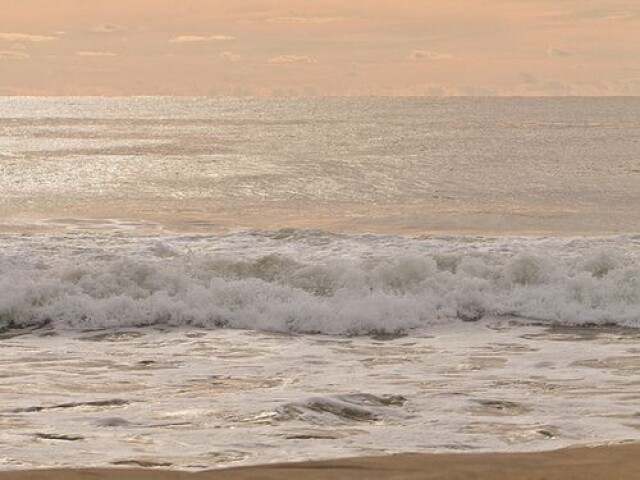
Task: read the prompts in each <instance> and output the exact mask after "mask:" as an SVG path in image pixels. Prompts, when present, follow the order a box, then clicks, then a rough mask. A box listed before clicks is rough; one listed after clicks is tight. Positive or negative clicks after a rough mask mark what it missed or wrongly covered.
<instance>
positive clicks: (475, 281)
mask: <svg viewBox="0 0 640 480" xmlns="http://www.w3.org/2000/svg"><path fill="white" fill-rule="evenodd" d="M294 233H295V232H294ZM296 235H297V234H296ZM296 235H290V234H286V235H283V234H282V233H279V234H277V235H276V234H269V235H266V234H265V235H257V234H251V235H244V236H236V237H233V238H232V239H231V240H229V238H231V237H225V238H223V237H207V238H198V239H196V240H197V241H196V240H193V239H174V240H171V239H169V240H167V239H164V240H162V241H159V240H157V239H151V240H150V239H136V240H135V241H134V240H131V241H130V242H129V243H130V244H129V246H126V247H124V246H123V247H122V248H120V247H119V246H118V242H120V241H121V240H118V239H115V240H114V239H112V240H109V241H103V242H102V244H103V245H107V246H101V243H100V242H97V241H96V239H95V238H92V239H85V240H77V239H75V240H73V242H74V243H73V248H71V247H68V246H67V247H64V248H62V247H60V245H65V243H64V242H65V241H67V242H69V240H65V241H62V240H59V239H58V240H56V239H52V238H47V239H46V242H45V241H41V242H35V241H34V240H33V239H32V240H31V243H30V244H29V245H27V246H24V245H18V246H16V242H18V240H16V239H6V238H5V239H3V240H2V242H3V246H4V248H3V250H2V251H3V252H4V253H2V254H0V327H1V328H23V327H30V326H37V325H44V324H47V325H51V326H52V327H54V328H56V329H98V328H112V327H124V326H127V327H129V326H148V325H158V324H161V325H174V326H187V325H188V326H196V327H203V328H237V329H259V330H268V331H278V332H297V333H323V334H333V335H359V334H371V333H373V332H376V333H398V332H410V331H411V330H415V329H424V328H428V327H429V326H430V325H434V324H440V323H445V322H461V321H474V320H479V319H481V318H482V317H485V316H513V317H521V318H523V319H526V320H528V321H535V322H545V323H558V324H565V325H585V324H616V325H620V326H631V327H640V262H639V261H638V258H637V256H635V255H632V254H628V252H626V251H625V250H624V249H622V250H621V249H616V248H609V247H603V246H602V245H600V244H598V243H597V242H595V244H594V245H593V246H591V245H588V246H587V247H585V248H581V249H575V248H573V247H572V244H571V242H570V241H566V242H564V243H561V245H560V246H559V247H558V246H556V248H554V249H549V248H546V247H545V248H543V247H544V245H540V244H539V243H538V244H536V243H535V242H534V243H531V244H526V243H524V244H523V243H522V242H520V243H519V244H518V245H520V246H519V247H518V248H511V247H509V248H504V245H508V242H506V241H503V243H502V244H501V245H502V246H501V247H500V248H496V246H495V245H494V244H492V245H493V247H492V248H485V247H486V246H487V245H488V244H489V243H490V242H489V243H487V241H486V240H477V241H475V243H474V242H470V241H461V240H460V239H456V240H455V241H453V240H447V239H444V240H443V239H441V240H438V241H433V240H424V239H423V240H421V239H408V240H403V239H400V238H395V239H394V240H393V242H390V241H389V238H387V237H385V238H382V237H381V238H376V237H372V236H362V237H355V236H353V237H346V236H342V237H338V236H336V237H335V238H334V237H331V236H330V235H329V234H326V233H323V234H322V235H319V234H318V235H313V236H309V235H302V236H300V235H298V236H296ZM311 237H312V238H311ZM12 242H13V243H12ZM56 242H58V246H59V248H58V250H56V251H55V252H52V251H51V250H52V247H51V245H52V244H53V245H55V244H56ZM83 242H84V243H83ZM194 242H195V243H194ZM225 242H226V243H225ZM349 242H350V243H349ZM514 242H515V241H514ZM45 244H46V245H48V247H46V248H45V247H43V246H42V245H45ZM195 244H197V245H199V247H198V248H195V247H194V245H195ZM347 244H348V245H347ZM365 244H366V247H367V248H366V249H365V248H364V247H363V245H365ZM514 244H515V243H514ZM34 245H35V246H34ZM131 245H134V246H133V247H132V246H131ZM479 245H481V246H482V247H483V248H479ZM8 246H10V247H11V248H9V247H8ZM81 247H82V248H81ZM356 247H357V248H356ZM549 250H551V251H550V252H549ZM243 252H244V253H243ZM299 252H305V253H304V254H302V253H299ZM309 252H311V253H309ZM313 252H315V253H313ZM318 252H321V254H320V253H318Z"/></svg>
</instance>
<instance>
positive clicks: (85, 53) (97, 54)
mask: <svg viewBox="0 0 640 480" xmlns="http://www.w3.org/2000/svg"><path fill="white" fill-rule="evenodd" d="M76 55H78V56H79V57H117V55H116V54H115V53H113V52H97V51H94V50H82V51H80V52H76Z"/></svg>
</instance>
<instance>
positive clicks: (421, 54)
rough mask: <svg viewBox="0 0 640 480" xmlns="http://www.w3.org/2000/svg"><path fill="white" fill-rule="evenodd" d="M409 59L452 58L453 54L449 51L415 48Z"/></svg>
mask: <svg viewBox="0 0 640 480" xmlns="http://www.w3.org/2000/svg"><path fill="white" fill-rule="evenodd" d="M408 58H409V60H414V61H420V60H450V59H452V58H453V55H451V54H449V53H439V52H433V51H431V50H414V51H413V52H411V53H410V54H409V57H408Z"/></svg>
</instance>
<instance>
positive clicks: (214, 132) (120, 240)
mask: <svg viewBox="0 0 640 480" xmlns="http://www.w3.org/2000/svg"><path fill="white" fill-rule="evenodd" d="M0 172H1V175H0V346H1V347H2V348H0V392H2V395H1V396H0V468H5V469H15V468H39V467H56V466H58V467H59V466H76V467H77V466H136V465H142V466H151V467H154V466H158V467H165V468H176V469H187V470H198V469H204V468H212V467H226V466H231V465H240V464H254V463H268V462H274V461H288V460H302V459H320V458H334V457H340V456H353V455H364V454H379V453H389V452H441V451H530V450H548V449H554V448H560V447H564V446H569V445H580V444H601V443H610V442H620V441H625V440H638V439H640V417H639V416H638V415H639V414H638V409H637V400H638V398H640V347H638V342H639V341H640V99H637V98H314V97H310V98H177V97H137V98H36V97H3V98H0Z"/></svg>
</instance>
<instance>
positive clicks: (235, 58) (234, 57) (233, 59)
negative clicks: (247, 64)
mask: <svg viewBox="0 0 640 480" xmlns="http://www.w3.org/2000/svg"><path fill="white" fill-rule="evenodd" d="M220 58H221V59H222V60H226V61H227V62H230V63H239V62H241V61H242V55H239V54H237V53H233V52H222V53H220Z"/></svg>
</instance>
